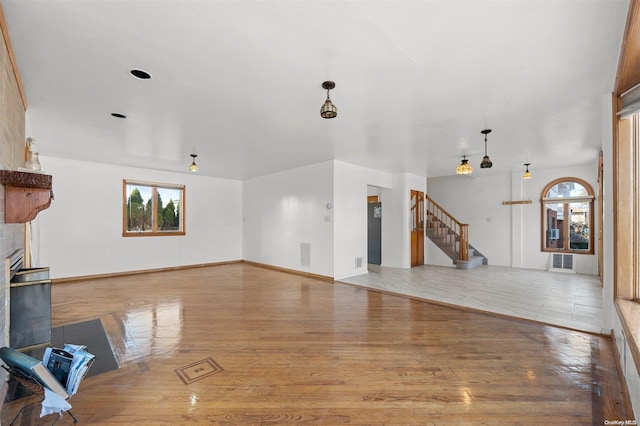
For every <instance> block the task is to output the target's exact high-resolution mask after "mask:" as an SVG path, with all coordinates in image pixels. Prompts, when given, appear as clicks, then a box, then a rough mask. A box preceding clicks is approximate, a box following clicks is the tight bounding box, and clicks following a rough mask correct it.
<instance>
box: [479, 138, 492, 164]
mask: <svg viewBox="0 0 640 426" xmlns="http://www.w3.org/2000/svg"><path fill="white" fill-rule="evenodd" d="M480 133H482V134H483V135H484V157H482V163H480V168H481V169H490V168H491V166H493V163H492V162H491V159H490V158H489V156H488V155H487V135H488V134H489V133H491V129H485V130H483V131H481V132H480Z"/></svg>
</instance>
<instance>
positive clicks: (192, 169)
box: [189, 154, 198, 173]
mask: <svg viewBox="0 0 640 426" xmlns="http://www.w3.org/2000/svg"><path fill="white" fill-rule="evenodd" d="M197 156H198V155H197V154H191V158H192V161H191V164H190V165H189V171H190V172H194V173H195V172H197V171H198V165H197V164H196V157H197Z"/></svg>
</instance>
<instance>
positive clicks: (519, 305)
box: [339, 264, 604, 333]
mask: <svg viewBox="0 0 640 426" xmlns="http://www.w3.org/2000/svg"><path fill="white" fill-rule="evenodd" d="M368 269H369V273H368V274H363V275H358V276H355V277H351V278H346V279H342V280H339V281H340V282H343V283H348V284H354V285H358V286H363V287H367V288H374V289H380V290H384V291H387V292H392V293H398V294H404V295H408V296H413V297H418V298H421V299H426V300H433V301H436V302H441V303H447V304H451V305H457V306H463V307H467V308H472V309H478V310H482V311H486V312H493V313H498V314H503V315H508V316H513V317H518V318H523V319H527V320H534V321H538V322H541V323H545V324H551V325H557V326H561V327H566V328H570V329H573V330H580V331H588V332H593V333H601V332H602V328H603V316H604V312H603V302H602V287H601V286H600V279H599V277H598V276H595V275H582V274H569V273H562V272H548V271H542V270H533V269H518V268H509V267H501V266H481V267H478V268H476V269H473V270H462V269H457V268H450V267H446V266H432V265H423V266H418V267H415V268H411V269H404V268H389V267H381V266H378V265H371V264H370V265H368Z"/></svg>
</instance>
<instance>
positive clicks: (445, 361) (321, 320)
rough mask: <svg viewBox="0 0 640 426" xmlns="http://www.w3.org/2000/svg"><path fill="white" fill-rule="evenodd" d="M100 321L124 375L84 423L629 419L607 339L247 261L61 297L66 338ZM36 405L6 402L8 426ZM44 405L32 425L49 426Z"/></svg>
mask: <svg viewBox="0 0 640 426" xmlns="http://www.w3.org/2000/svg"><path fill="white" fill-rule="evenodd" d="M94 318H100V319H101V321H102V323H103V325H104V327H105V329H106V331H107V335H108V337H109V340H110V343H111V346H112V348H113V351H114V354H115V356H116V358H117V360H118V363H119V366H120V368H119V369H118V370H114V371H110V372H107V373H103V374H100V375H97V376H94V377H90V378H87V379H85V380H84V381H83V383H82V384H81V387H80V391H79V393H78V394H77V395H75V396H74V397H73V398H72V399H71V401H70V402H71V403H72V405H73V410H72V411H73V412H74V414H75V415H76V417H77V418H78V419H79V421H80V423H79V424H85V425H109V424H114V425H115V424H118V425H122V424H127V425H129V424H141V425H146V424H149V425H156V424H168V425H182V424H184V425H196V424H243V425H244V424H249V425H264V424H294V423H300V424H322V425H342V424H356V425H370V424H393V425H411V424H417V425H424V424H448V425H450V424H474V425H475V424H491V425H496V424H505V425H506V424H508V425H514V424H522V425H532V424H545V425H549V424H571V425H576V424H585V425H590V424H604V421H605V420H625V419H627V418H630V417H631V416H630V415H629V414H628V413H627V411H626V409H627V408H626V407H625V404H624V402H623V398H622V395H621V389H620V382H619V378H618V375H617V370H616V366H615V362H614V358H613V352H612V350H613V348H612V342H611V340H610V339H609V338H605V337H602V336H598V335H594V334H588V333H583V332H577V331H572V330H568V329H562V328H557V327H552V326H545V325H541V324H534V323H530V322H526V321H518V320H512V319H505V318H503V317H498V316H492V315H490V314H482V313H477V312H471V311H468V310H464V309H454V308H450V307H445V306H440V305H435V304H430V303H427V302H424V301H418V300H411V299H410V298H407V297H402V296H395V295H390V294H384V293H382V292H380V291H375V290H369V289H366V288H363V287H358V286H354V285H351V284H343V283H338V282H337V283H331V282H325V281H319V280H315V279H311V278H307V277H301V276H297V275H292V274H286V273H282V272H277V271H273V270H269V269H264V268H259V267H256V266H253V265H248V264H231V265H224V266H216V267H206V268H197V269H188V270H183V271H175V272H163V273H153V274H144V275H137V276H131V277H124V278H110V279H101V280H93V281H87V282H77V283H70V284H57V285H54V286H53V320H54V326H60V325H65V324H70V323H76V322H80V321H85V320H89V319H94ZM70 343H82V342H70ZM89 349H90V348H89ZM190 366H191V367H190ZM181 369H183V370H181ZM181 371H183V372H184V374H182V377H181V376H180V375H179V374H178V373H180V372H181ZM207 373H211V374H209V375H206V374H207ZM201 375H204V376H203V377H200V376H201ZM23 402H24V400H20V401H16V402H14V403H11V404H5V406H4V409H3V412H2V424H3V425H4V424H6V423H8V420H9V419H11V418H12V415H13V413H15V412H16V411H17V410H18V409H19V406H20V405H21V404H22V403H23ZM32 402H33V403H34V405H33V407H32V408H33V409H32V410H27V412H26V414H25V415H24V416H23V418H22V419H21V422H20V423H19V424H22V425H32V424H50V423H51V420H52V419H51V418H44V419H39V417H38V414H39V411H40V407H39V404H37V402H36V401H32ZM58 424H71V419H70V417H69V416H64V417H63V418H62V419H61V421H59V422H58Z"/></svg>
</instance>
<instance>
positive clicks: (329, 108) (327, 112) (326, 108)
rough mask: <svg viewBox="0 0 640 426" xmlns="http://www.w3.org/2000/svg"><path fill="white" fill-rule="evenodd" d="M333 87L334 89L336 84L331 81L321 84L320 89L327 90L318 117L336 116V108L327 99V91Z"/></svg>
mask: <svg viewBox="0 0 640 426" xmlns="http://www.w3.org/2000/svg"><path fill="white" fill-rule="evenodd" d="M334 87H336V84H335V83H334V82H333V81H325V82H324V83H322V88H323V89H326V90H327V100H326V101H324V104H323V105H322V108H320V116H321V117H322V118H334V117H335V116H336V115H338V108H336V106H335V105H334V104H333V102H331V99H330V98H329V90H331V89H333V88H334Z"/></svg>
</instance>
